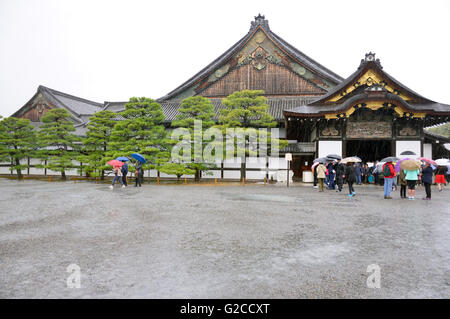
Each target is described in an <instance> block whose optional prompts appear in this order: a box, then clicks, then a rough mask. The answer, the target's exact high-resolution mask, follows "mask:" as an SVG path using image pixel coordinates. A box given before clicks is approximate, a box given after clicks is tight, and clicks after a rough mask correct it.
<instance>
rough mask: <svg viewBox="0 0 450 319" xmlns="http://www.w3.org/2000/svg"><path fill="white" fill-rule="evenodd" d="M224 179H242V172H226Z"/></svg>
mask: <svg viewBox="0 0 450 319" xmlns="http://www.w3.org/2000/svg"><path fill="white" fill-rule="evenodd" d="M223 178H224V179H240V178H241V172H240V171H224V172H223Z"/></svg>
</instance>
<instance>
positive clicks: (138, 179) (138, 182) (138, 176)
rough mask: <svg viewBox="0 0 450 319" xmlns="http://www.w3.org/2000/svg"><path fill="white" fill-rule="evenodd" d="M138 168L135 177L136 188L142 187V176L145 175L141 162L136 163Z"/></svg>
mask: <svg viewBox="0 0 450 319" xmlns="http://www.w3.org/2000/svg"><path fill="white" fill-rule="evenodd" d="M135 167H136V171H135V172H134V176H135V179H134V180H135V184H134V187H138V186H139V187H141V186H142V185H141V181H142V175H143V173H144V172H143V170H142V163H141V162H140V161H136V164H135Z"/></svg>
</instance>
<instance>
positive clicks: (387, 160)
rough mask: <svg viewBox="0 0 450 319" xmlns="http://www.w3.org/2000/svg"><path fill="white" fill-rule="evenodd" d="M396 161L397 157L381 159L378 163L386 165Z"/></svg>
mask: <svg viewBox="0 0 450 319" xmlns="http://www.w3.org/2000/svg"><path fill="white" fill-rule="evenodd" d="M398 160H399V158H398V157H395V156H391V157H385V158H383V159H382V160H381V161H380V162H385V163H387V162H397V161H398Z"/></svg>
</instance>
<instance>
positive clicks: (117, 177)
mask: <svg viewBox="0 0 450 319" xmlns="http://www.w3.org/2000/svg"><path fill="white" fill-rule="evenodd" d="M108 164H109V165H111V166H112V167H113V170H114V178H113V181H112V184H111V185H109V188H111V189H113V188H114V184H115V183H116V181H119V182H120V185H122V188H124V187H125V185H123V181H122V169H121V166H122V165H123V163H122V162H120V161H117V160H113V161H109V162H108Z"/></svg>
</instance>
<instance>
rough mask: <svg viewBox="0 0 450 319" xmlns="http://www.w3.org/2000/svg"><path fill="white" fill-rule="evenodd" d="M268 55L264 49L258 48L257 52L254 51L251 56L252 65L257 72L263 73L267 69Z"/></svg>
mask: <svg viewBox="0 0 450 319" xmlns="http://www.w3.org/2000/svg"><path fill="white" fill-rule="evenodd" d="M267 55H268V54H267V52H266V50H264V49H263V48H262V47H257V48H256V50H255V51H253V53H252V54H251V58H252V60H251V64H252V65H253V67H254V68H255V69H256V70H258V71H261V70H262V69H264V68H265V67H266V57H267Z"/></svg>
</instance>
